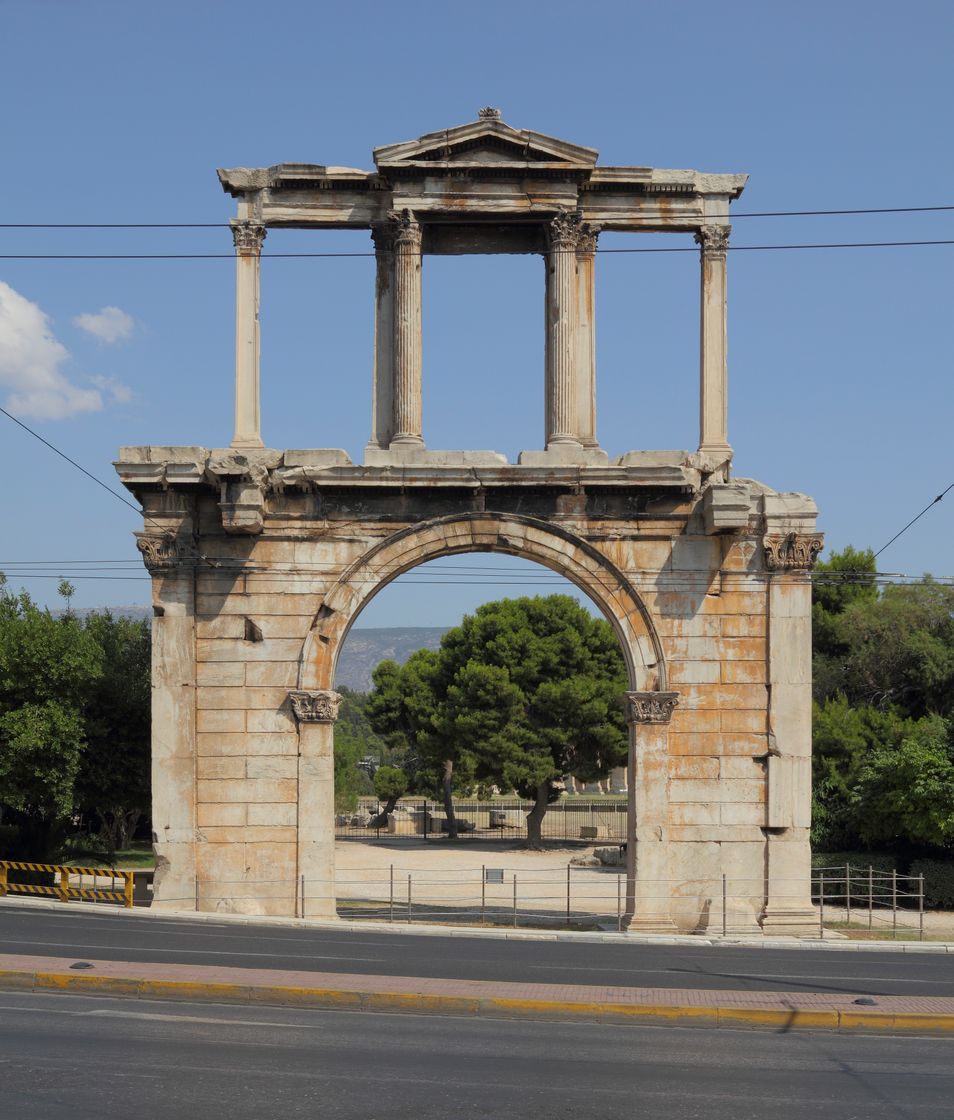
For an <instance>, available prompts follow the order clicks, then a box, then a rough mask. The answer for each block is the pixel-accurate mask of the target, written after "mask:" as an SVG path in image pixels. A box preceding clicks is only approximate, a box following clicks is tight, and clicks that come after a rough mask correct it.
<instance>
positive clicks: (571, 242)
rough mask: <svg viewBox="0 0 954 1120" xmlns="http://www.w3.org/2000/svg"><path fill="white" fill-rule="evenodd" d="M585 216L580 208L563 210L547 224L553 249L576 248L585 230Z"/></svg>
mask: <svg viewBox="0 0 954 1120" xmlns="http://www.w3.org/2000/svg"><path fill="white" fill-rule="evenodd" d="M583 224H584V223H583V216H582V215H581V214H580V212H579V211H578V210H561V211H560V213H559V214H557V215H556V217H555V218H552V219H551V220H550V223H549V225H548V226H547V236H548V239H549V242H550V247H551V248H552V249H575V248H576V247H577V244H578V242H579V240H580V235H581V232H582V230H583Z"/></svg>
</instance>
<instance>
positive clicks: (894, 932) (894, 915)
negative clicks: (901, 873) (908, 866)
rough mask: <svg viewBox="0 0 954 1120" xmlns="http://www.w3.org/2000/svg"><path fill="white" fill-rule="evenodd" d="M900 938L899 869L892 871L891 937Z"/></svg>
mask: <svg viewBox="0 0 954 1120" xmlns="http://www.w3.org/2000/svg"><path fill="white" fill-rule="evenodd" d="M897 936H898V869H897V868H894V869H892V871H891V937H892V938H894V939H896V938H897Z"/></svg>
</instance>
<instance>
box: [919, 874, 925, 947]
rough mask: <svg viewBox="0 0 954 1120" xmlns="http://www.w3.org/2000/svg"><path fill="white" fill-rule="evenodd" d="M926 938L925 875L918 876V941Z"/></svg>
mask: <svg viewBox="0 0 954 1120" xmlns="http://www.w3.org/2000/svg"><path fill="white" fill-rule="evenodd" d="M923 940H924V876H923V875H919V876H918V941H923Z"/></svg>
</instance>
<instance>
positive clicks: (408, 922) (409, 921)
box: [407, 871, 411, 925]
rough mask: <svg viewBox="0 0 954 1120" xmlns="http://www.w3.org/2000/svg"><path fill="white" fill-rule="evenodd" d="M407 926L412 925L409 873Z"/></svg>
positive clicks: (409, 875)
mask: <svg viewBox="0 0 954 1120" xmlns="http://www.w3.org/2000/svg"><path fill="white" fill-rule="evenodd" d="M407 924H408V925H410V924H411V873H410V871H409V872H408V873H407Z"/></svg>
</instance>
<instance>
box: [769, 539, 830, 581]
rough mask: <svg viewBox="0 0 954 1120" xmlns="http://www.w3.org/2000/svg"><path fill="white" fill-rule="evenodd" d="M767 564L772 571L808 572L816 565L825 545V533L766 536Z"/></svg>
mask: <svg viewBox="0 0 954 1120" xmlns="http://www.w3.org/2000/svg"><path fill="white" fill-rule="evenodd" d="M762 543H763V546H764V548H765V566H766V568H768V570H769V571H770V572H807V571H809V570H810V569H811V568H813V567H814V565H815V561H816V560H817V559H818V554H819V552H821V550H822V549H823V548H824V546H825V537H824V534H823V533H787V534H786V535H785V536H783V537H766V538H765V539H764V541H763V542H762Z"/></svg>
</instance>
